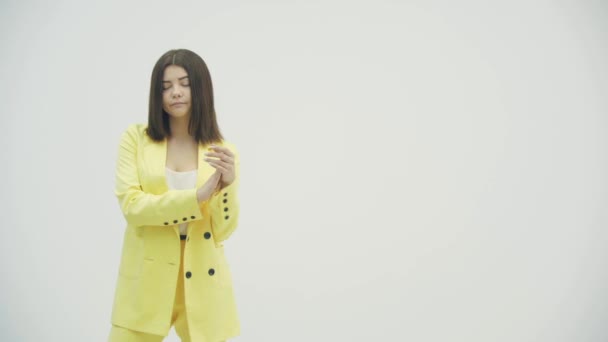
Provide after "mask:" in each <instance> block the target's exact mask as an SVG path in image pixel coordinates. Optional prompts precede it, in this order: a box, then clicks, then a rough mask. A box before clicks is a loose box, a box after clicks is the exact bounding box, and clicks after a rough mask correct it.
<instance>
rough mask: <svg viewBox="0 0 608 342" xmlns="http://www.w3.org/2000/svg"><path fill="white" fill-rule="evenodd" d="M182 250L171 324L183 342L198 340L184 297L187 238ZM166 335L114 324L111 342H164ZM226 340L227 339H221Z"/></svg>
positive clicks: (182, 242)
mask: <svg viewBox="0 0 608 342" xmlns="http://www.w3.org/2000/svg"><path fill="white" fill-rule="evenodd" d="M180 242H181V246H182V251H181V260H180V263H179V274H178V278H177V290H176V291H175V301H174V303H173V314H172V315H171V325H172V326H174V327H175V332H176V333H177V336H179V338H180V339H181V341H182V342H196V341H192V340H191V339H190V333H189V331H188V320H187V319H186V301H185V298H184V247H185V244H186V240H180ZM163 339H164V336H160V335H153V334H146V333H143V332H140V331H135V330H131V329H127V328H123V327H119V326H117V325H112V329H111V330H110V336H109V339H108V341H109V342H162V340H163ZM220 342H225V341H220Z"/></svg>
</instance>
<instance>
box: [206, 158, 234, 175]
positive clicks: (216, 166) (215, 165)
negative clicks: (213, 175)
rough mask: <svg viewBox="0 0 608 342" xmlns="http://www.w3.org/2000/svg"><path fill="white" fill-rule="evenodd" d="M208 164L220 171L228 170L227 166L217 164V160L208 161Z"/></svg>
mask: <svg viewBox="0 0 608 342" xmlns="http://www.w3.org/2000/svg"><path fill="white" fill-rule="evenodd" d="M209 164H210V165H211V166H213V167H214V168H216V169H217V170H220V172H221V173H228V171H229V170H228V169H227V168H225V167H224V166H223V165H219V163H218V162H216V161H209Z"/></svg>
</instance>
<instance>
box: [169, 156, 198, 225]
mask: <svg viewBox="0 0 608 342" xmlns="http://www.w3.org/2000/svg"><path fill="white" fill-rule="evenodd" d="M197 173H198V170H197V169H194V170H190V171H174V170H171V169H170V168H168V167H165V175H166V176H167V185H168V186H169V188H170V189H175V190H183V189H192V188H195V187H196V176H197ZM187 226H188V223H181V224H180V225H179V233H180V234H181V235H186V234H187V230H186V227H187Z"/></svg>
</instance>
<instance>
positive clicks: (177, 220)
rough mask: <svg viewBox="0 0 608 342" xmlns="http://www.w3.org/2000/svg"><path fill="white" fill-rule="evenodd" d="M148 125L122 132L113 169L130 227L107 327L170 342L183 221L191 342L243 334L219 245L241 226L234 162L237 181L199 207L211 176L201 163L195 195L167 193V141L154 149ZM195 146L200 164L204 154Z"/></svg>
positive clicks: (209, 168) (190, 192)
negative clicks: (198, 194)
mask: <svg viewBox="0 0 608 342" xmlns="http://www.w3.org/2000/svg"><path fill="white" fill-rule="evenodd" d="M146 127H147V125H145V124H131V125H129V127H128V128H127V129H126V130H125V131H124V132H123V134H122V136H121V140H120V145H119V149H118V161H117V164H116V179H115V190H114V192H115V194H116V196H117V198H118V202H119V205H120V209H121V210H122V213H123V215H124V217H125V219H126V221H127V225H126V229H125V232H124V238H123V239H124V240H123V248H122V256H121V260H120V266H119V272H118V280H117V284H116V292H115V296H114V303H113V308H112V324H114V325H118V326H121V327H125V328H128V329H132V330H137V331H142V332H146V333H150V334H156V335H163V336H167V334H168V333H169V330H170V328H171V323H170V321H171V314H172V307H173V303H174V298H175V293H176V292H175V291H176V284H177V275H178V272H179V266H180V253H181V249H180V248H181V247H180V237H179V227H178V226H179V224H181V223H184V222H187V223H188V227H187V231H188V239H187V240H186V245H185V250H184V263H183V271H184V273H185V275H186V278H185V279H184V294H185V302H186V310H187V318H188V323H189V324H188V325H189V327H190V336H191V338H192V341H197V342H198V341H200V342H216V341H221V340H226V339H228V338H231V337H234V336H237V335H239V334H240V324H239V319H238V315H237V308H236V303H235V298H234V293H233V287H232V276H231V272H230V269H229V266H228V263H227V261H226V258H225V256H224V247H223V244H222V241H225V240H226V239H228V237H230V235H231V234H232V233H233V232H234V230H235V229H236V228H237V225H238V218H239V201H238V197H237V189H238V185H239V163H240V162H239V156H238V152H237V150H236V147H235V146H234V144H232V143H230V142H227V141H223V142H222V143H219V144H218V145H220V146H225V147H228V148H229V149H230V150H231V151H232V153H233V154H234V156H235V170H236V179H235V180H234V182H232V183H231V184H230V185H228V186H227V187H225V188H223V189H222V190H220V191H217V192H216V193H214V194H213V196H212V197H211V198H210V199H209V200H207V201H205V202H202V203H200V204H199V203H198V201H197V199H196V189H197V188H199V187H200V186H202V185H203V184H204V183H205V181H207V179H208V178H209V176H211V174H213V172H215V168H213V167H212V166H211V165H209V164H208V163H205V162H202V161H199V162H198V166H199V169H198V176H197V181H196V188H192V189H186V190H172V189H169V188H168V186H167V183H166V180H165V165H166V155H167V142H166V139H165V140H164V141H163V142H155V141H153V140H152V139H150V138H149V137H148V136H147V135H146V134H145V132H144V130H145V128H146ZM207 147H208V146H206V145H203V144H199V151H198V153H199V159H202V156H203V155H204V153H205V152H207Z"/></svg>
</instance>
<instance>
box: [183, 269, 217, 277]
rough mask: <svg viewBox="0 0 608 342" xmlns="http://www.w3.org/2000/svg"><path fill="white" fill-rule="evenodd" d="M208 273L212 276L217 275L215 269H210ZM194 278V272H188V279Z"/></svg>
mask: <svg viewBox="0 0 608 342" xmlns="http://www.w3.org/2000/svg"><path fill="white" fill-rule="evenodd" d="M207 273H209V275H210V276H212V275H214V274H215V270H214V269H213V268H210V269H209V271H207ZM191 277H192V272H190V271H188V272H186V278H188V279H190V278H191Z"/></svg>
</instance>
